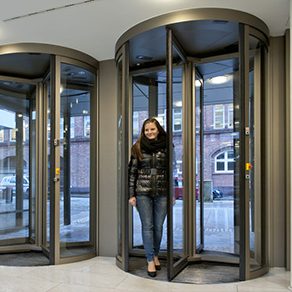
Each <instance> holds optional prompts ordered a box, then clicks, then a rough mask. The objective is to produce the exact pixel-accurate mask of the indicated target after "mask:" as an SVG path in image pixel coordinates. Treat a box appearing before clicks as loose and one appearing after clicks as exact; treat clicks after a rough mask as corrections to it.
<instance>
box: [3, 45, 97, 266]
mask: <svg viewBox="0 0 292 292" xmlns="http://www.w3.org/2000/svg"><path fill="white" fill-rule="evenodd" d="M2 48H3V51H1V53H0V60H1V64H2V66H1V69H0V181H1V182H0V206H1V207H0V217H1V228H0V251H1V253H8V252H9V253H15V258H16V260H17V254H16V252H31V251H33V252H36V253H37V254H38V256H40V255H41V256H43V257H42V259H43V258H45V260H43V261H41V262H42V263H44V264H60V263H68V262H72V261H77V260H82V259H88V258H90V257H94V256H95V255H96V250H97V243H96V236H95V234H96V232H95V231H96V216H97V215H96V200H97V199H96V189H97V185H96V179H95V177H96V176H97V175H96V173H97V166H96V165H97V154H96V151H95V149H96V143H97V142H96V141H97V138H96V134H95V133H96V131H91V132H90V125H91V126H92V127H93V128H94V129H95V128H96V127H97V117H96V114H95V113H96V112H97V90H96V81H97V80H96V79H97V76H96V73H97V68H98V64H97V61H95V60H94V59H92V58H91V57H88V56H86V55H84V54H82V53H80V54H78V53H77V52H76V51H72V50H70V49H65V48H61V47H56V46H50V45H41V44H15V45H7V46H3V47H2ZM20 64H21V66H20ZM92 113H94V114H92ZM92 132H94V133H92ZM33 260H34V259H33ZM33 260H32V261H31V262H33ZM34 264H35V265H38V261H35V262H34Z"/></svg>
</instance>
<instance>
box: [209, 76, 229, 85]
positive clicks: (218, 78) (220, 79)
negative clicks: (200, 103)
mask: <svg viewBox="0 0 292 292" xmlns="http://www.w3.org/2000/svg"><path fill="white" fill-rule="evenodd" d="M228 80H229V76H226V75H225V76H216V77H213V78H211V79H210V83H212V84H222V83H225V82H227V81H228Z"/></svg>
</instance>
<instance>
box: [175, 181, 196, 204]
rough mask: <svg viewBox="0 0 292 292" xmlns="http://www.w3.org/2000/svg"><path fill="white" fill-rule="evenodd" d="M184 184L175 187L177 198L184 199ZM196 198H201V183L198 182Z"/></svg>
mask: <svg viewBox="0 0 292 292" xmlns="http://www.w3.org/2000/svg"><path fill="white" fill-rule="evenodd" d="M183 188H184V187H183V186H181V187H174V196H175V199H176V200H182V198H183ZM196 199H197V200H198V199H199V184H198V183H196Z"/></svg>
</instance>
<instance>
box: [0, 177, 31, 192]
mask: <svg viewBox="0 0 292 292" xmlns="http://www.w3.org/2000/svg"><path fill="white" fill-rule="evenodd" d="M7 187H8V188H12V190H13V192H15V191H16V176H5V177H3V178H2V180H1V181H0V190H1V191H4V190H5V189H6V188H7ZM23 193H24V194H26V195H28V194H29V179H28V177H26V176H24V177H23Z"/></svg>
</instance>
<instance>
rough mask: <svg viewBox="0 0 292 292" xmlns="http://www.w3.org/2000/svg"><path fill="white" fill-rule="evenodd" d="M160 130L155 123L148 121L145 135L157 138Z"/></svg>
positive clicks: (149, 137)
mask: <svg viewBox="0 0 292 292" xmlns="http://www.w3.org/2000/svg"><path fill="white" fill-rule="evenodd" d="M158 134H159V131H158V129H157V127H156V125H155V124H154V123H147V124H146V125H145V127H144V135H145V136H146V137H147V138H148V139H151V140H152V139H156V138H157V135H158Z"/></svg>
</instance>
